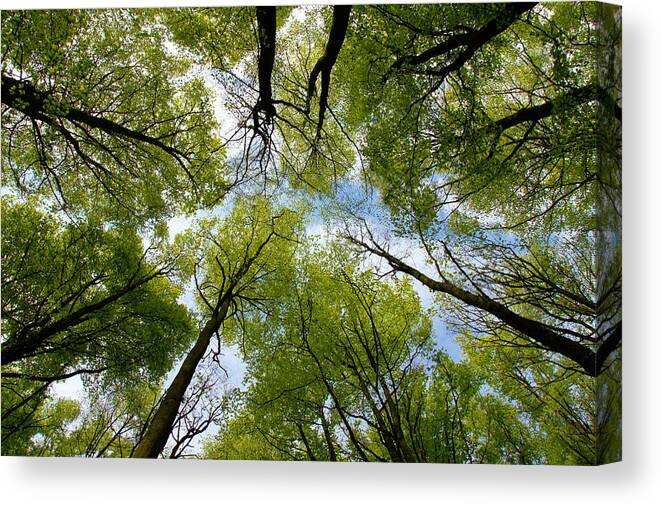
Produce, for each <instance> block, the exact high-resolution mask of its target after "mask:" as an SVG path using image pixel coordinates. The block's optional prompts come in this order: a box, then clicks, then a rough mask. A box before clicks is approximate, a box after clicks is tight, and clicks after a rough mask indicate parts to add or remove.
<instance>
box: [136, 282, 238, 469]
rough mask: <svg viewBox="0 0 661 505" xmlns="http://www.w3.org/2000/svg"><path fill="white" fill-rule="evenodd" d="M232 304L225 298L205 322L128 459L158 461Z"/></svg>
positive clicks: (229, 299)
mask: <svg viewBox="0 0 661 505" xmlns="http://www.w3.org/2000/svg"><path fill="white" fill-rule="evenodd" d="M230 302H231V296H230V295H229V293H228V294H226V295H225V298H224V300H223V301H222V303H221V304H220V309H219V310H218V311H217V313H216V314H214V315H213V316H212V317H211V318H210V319H209V320H208V321H207V323H206V325H205V326H204V328H202V331H200V334H199V337H198V338H197V341H196V342H195V345H194V346H193V348H192V349H191V350H190V352H189V353H188V355H187V356H186V358H185V359H184V361H183V363H182V364H181V367H180V368H179V371H178V372H177V375H176V376H175V378H174V380H173V381H172V384H170V387H169V388H168V390H167V392H166V393H165V396H164V397H163V400H162V401H161V404H160V405H159V407H158V410H157V411H156V413H155V414H154V417H153V419H152V421H151V423H150V424H149V428H148V429H147V432H146V433H145V436H144V438H143V439H142V440H141V441H140V443H139V444H138V446H137V447H136V449H135V452H134V453H133V455H132V456H131V457H133V458H157V457H158V455H159V454H160V453H161V451H162V450H163V448H164V447H165V444H166V443H167V441H168V438H169V437H170V431H171V430H172V425H173V424H174V421H175V419H176V417H177V413H178V412H179V408H180V406H181V403H182V401H183V399H184V394H185V393H186V389H188V386H189V385H190V383H191V380H192V379H193V375H194V374H195V370H196V369H197V366H198V365H199V363H200V361H202V358H203V357H204V355H205V353H206V351H207V348H208V347H209V342H210V341H211V337H212V336H213V334H214V333H216V332H217V331H218V329H219V328H220V325H221V324H222V323H223V321H224V320H225V318H226V317H227V311H228V309H229V306H230Z"/></svg>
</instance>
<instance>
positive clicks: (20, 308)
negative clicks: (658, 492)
mask: <svg viewBox="0 0 661 505" xmlns="http://www.w3.org/2000/svg"><path fill="white" fill-rule="evenodd" d="M621 18H622V16H621V8H620V7H618V6H614V5H608V4H603V3H597V2H552V3H545V2H541V3H527V2H517V3H481V4H480V3H470V4H462V3H418V4H407V5H396V4H387V5H378V4H376V5H365V4H361V5H310V6H306V5H302V6H277V7H270V6H257V7H255V6H237V7H230V6H227V7H208V8H203V7H196V8H151V9H137V8H123V9H77V10H71V9H52V10H5V11H3V12H2V32H1V37H2V45H1V47H2V83H1V85H2V91H1V96H2V157H1V161H2V193H1V195H2V294H1V295H2V298H1V299H2V337H1V338H2V340H1V343H2V351H1V354H2V388H1V389H2V423H1V435H2V445H1V450H2V455H3V456H42V457H44V456H48V457H57V456H68V457H94V458H96V457H114V458H129V457H132V458H174V459H177V458H178V459H186V458H205V459H223V460H294V461H327V462H346V461H352V462H362V461H366V462H399V463H404V462H407V463H490V464H522V465H541V464H549V465H597V464H603V463H610V462H615V461H618V460H619V459H620V458H621V355H622V351H621V349H622V322H621V281H622V274H621V271H622V269H621V124H622V107H621V65H622V63H621V43H620V41H621Z"/></svg>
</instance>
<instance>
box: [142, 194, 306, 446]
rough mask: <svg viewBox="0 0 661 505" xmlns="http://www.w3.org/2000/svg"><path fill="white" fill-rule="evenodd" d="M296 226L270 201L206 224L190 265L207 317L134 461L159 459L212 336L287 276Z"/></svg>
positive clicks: (241, 208) (237, 209) (292, 217)
mask: <svg viewBox="0 0 661 505" xmlns="http://www.w3.org/2000/svg"><path fill="white" fill-rule="evenodd" d="M296 228H297V223H296V218H295V214H293V213H292V212H290V211H287V210H283V211H282V212H281V213H279V214H273V213H272V212H271V206H270V205H269V204H268V203H267V202H266V201H264V200H258V201H257V202H255V204H254V205H252V206H251V205H249V204H248V205H246V206H241V205H237V206H236V207H235V208H234V209H233V212H232V213H231V214H230V216H228V218H227V219H225V220H224V221H222V222H214V221H213V220H211V221H207V222H205V223H203V225H202V229H201V230H200V232H199V235H198V239H201V241H202V245H203V246H204V245H206V246H207V247H206V249H204V250H203V253H202V254H203V256H202V258H201V259H200V261H199V262H195V263H192V264H190V260H189V269H191V270H192V271H191V272H190V273H192V275H193V276H194V277H195V285H196V288H197V294H198V296H199V303H200V304H201V305H202V306H203V307H204V311H205V317H206V319H205V322H204V323H203V324H202V325H201V329H200V332H199V335H198V337H197V340H196V341H195V345H194V346H193V347H192V349H191V350H190V351H189V352H188V354H186V356H185V358H184V360H183V362H182V363H181V365H180V366H179V369H178V371H177V374H176V375H175V377H174V379H173V380H172V383H171V384H170V385H169V386H168V388H167V390H166V392H165V396H164V397H163V399H162V401H161V403H160V405H159V407H158V409H157V410H156V413H155V414H154V417H153V418H152V420H151V422H150V424H149V427H148V429H147V431H146V433H145V436H144V438H143V439H142V440H141V441H140V443H139V444H138V446H137V448H136V450H135V452H134V453H133V457H136V458H144V457H151V458H155V457H157V456H158V455H159V453H160V452H161V451H162V450H163V448H164V447H165V444H166V443H167V440H168V438H169V436H170V433H171V431H172V426H173V423H174V422H175V419H176V416H177V412H178V411H179V410H180V408H181V406H182V403H183V402H184V396H185V394H186V390H187V389H188V387H189V385H190V383H191V381H192V379H193V377H194V375H195V371H196V369H197V367H198V365H199V363H200V362H201V361H202V358H203V357H204V355H205V353H206V352H207V349H208V347H209V344H210V342H211V339H212V337H213V336H214V335H215V334H217V333H218V332H219V331H220V329H221V326H222V325H223V324H224V323H225V321H226V320H227V319H228V318H229V317H233V316H234V315H235V314H239V313H240V312H241V311H242V309H243V308H244V307H250V306H256V307H257V308H259V307H260V306H261V304H262V303H263V302H262V300H263V295H262V289H264V288H266V290H268V287H269V286H270V282H269V279H268V277H269V276H270V275H272V274H274V273H278V272H280V274H281V275H285V276H286V273H287V269H288V264H289V261H288V259H287V258H288V256H290V255H291V254H292V251H293V245H295V243H296ZM205 242H206V244H205ZM198 268H199V269H201V270H202V272H203V274H202V277H201V280H198V272H197V270H198ZM266 293H268V291H266Z"/></svg>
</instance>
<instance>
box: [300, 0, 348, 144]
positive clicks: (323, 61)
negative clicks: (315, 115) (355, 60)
mask: <svg viewBox="0 0 661 505" xmlns="http://www.w3.org/2000/svg"><path fill="white" fill-rule="evenodd" d="M350 15H351V5H335V6H333V21H332V23H331V28H330V32H329V34H328V41H327V42H326V48H325V49H324V54H323V55H322V56H321V57H320V58H319V59H318V60H317V63H315V65H314V67H313V68H312V71H311V72H310V77H309V79H308V93H307V98H306V104H305V110H307V111H309V110H310V102H311V101H312V95H314V93H315V88H316V85H317V78H318V77H319V74H321V92H320V94H319V120H318V122H317V136H319V134H320V133H321V130H322V128H323V125H324V116H325V114H326V109H327V108H328V91H329V88H330V78H331V71H332V70H333V65H335V62H336V61H337V57H338V55H339V54H340V50H341V49H342V45H343V44H344V39H345V38H346V35H347V28H348V26H349V16H350Z"/></svg>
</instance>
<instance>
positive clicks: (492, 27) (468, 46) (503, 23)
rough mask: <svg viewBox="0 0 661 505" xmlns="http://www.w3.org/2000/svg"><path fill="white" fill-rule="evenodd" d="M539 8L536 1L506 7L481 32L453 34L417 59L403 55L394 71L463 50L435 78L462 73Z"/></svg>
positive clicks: (394, 65)
mask: <svg viewBox="0 0 661 505" xmlns="http://www.w3.org/2000/svg"><path fill="white" fill-rule="evenodd" d="M535 5H537V3H536V2H520V3H512V4H508V5H506V6H505V7H504V8H503V10H502V12H500V13H499V14H498V15H497V16H495V17H494V18H493V19H491V20H490V21H489V22H488V23H487V24H486V25H484V26H483V27H482V28H480V29H479V30H473V31H470V32H468V33H462V34H459V35H452V36H450V37H448V38H447V39H446V40H445V41H443V42H441V43H440V44H438V45H436V46H434V47H431V48H429V49H427V50H426V51H423V52H422V53H420V54H417V55H414V56H402V57H401V58H398V59H397V60H396V61H395V63H393V65H392V67H391V71H395V70H399V69H406V68H410V67H414V66H416V65H420V64H423V63H426V62H428V61H429V60H431V59H433V58H436V57H438V56H442V55H444V54H448V53H450V52H451V51H454V50H455V49H459V48H463V50H462V51H461V52H459V54H458V55H457V57H456V58H455V59H454V60H453V61H452V62H451V63H449V64H447V65H445V66H444V67H442V68H441V69H439V70H436V71H432V72H430V73H433V74H434V75H439V76H441V77H445V76H447V75H448V74H449V73H450V72H453V71H455V70H458V69H459V68H461V66H462V65H463V64H464V63H466V62H467V61H468V60H469V59H470V58H472V57H473V55H474V54H475V53H476V52H477V51H478V49H480V48H481V47H482V46H484V45H485V44H487V43H488V42H489V41H491V40H492V39H493V38H494V37H496V36H497V35H499V34H500V33H502V32H504V31H505V30H507V28H509V27H510V25H512V23H514V22H515V21H516V20H517V19H519V18H520V17H521V15H522V14H524V13H525V12H527V11H529V10H530V9H532V8H533V7H535Z"/></svg>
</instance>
